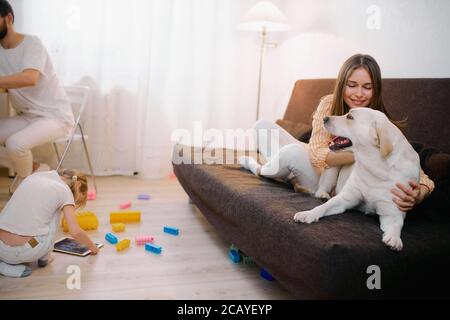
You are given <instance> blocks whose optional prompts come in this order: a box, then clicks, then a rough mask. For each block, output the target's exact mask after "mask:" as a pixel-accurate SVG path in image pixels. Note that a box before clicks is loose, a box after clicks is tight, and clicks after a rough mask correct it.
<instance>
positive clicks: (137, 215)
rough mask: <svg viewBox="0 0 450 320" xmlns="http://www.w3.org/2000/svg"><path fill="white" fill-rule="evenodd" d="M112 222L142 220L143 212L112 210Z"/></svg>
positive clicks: (110, 220)
mask: <svg viewBox="0 0 450 320" xmlns="http://www.w3.org/2000/svg"><path fill="white" fill-rule="evenodd" d="M109 222H110V223H117V222H141V212H140V211H122V212H111V214H110V215H109Z"/></svg>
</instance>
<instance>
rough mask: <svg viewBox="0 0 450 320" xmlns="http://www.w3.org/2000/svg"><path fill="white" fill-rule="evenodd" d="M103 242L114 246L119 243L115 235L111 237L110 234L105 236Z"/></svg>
mask: <svg viewBox="0 0 450 320" xmlns="http://www.w3.org/2000/svg"><path fill="white" fill-rule="evenodd" d="M105 240H106V241H108V242H109V243H111V244H116V243H117V242H119V241H118V240H117V237H116V236H115V235H113V234H112V233H107V234H106V236H105Z"/></svg>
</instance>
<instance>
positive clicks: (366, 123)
mask: <svg viewBox="0 0 450 320" xmlns="http://www.w3.org/2000/svg"><path fill="white" fill-rule="evenodd" d="M323 122H324V125H325V128H326V129H327V131H328V132H329V133H331V134H332V135H335V136H340V137H345V138H348V139H350V140H351V141H352V142H353V145H355V147H356V146H374V147H376V148H379V150H380V154H381V155H382V156H383V157H385V158H386V157H387V156H389V155H390V154H391V152H392V150H393V145H392V141H391V138H390V135H391V131H392V127H393V126H394V125H393V124H392V123H391V122H390V121H389V119H388V118H387V117H386V115H385V114H384V113H383V112H381V111H377V110H373V109H371V108H353V109H352V110H350V112H349V113H347V114H346V115H343V116H329V117H325V118H324V119H323Z"/></svg>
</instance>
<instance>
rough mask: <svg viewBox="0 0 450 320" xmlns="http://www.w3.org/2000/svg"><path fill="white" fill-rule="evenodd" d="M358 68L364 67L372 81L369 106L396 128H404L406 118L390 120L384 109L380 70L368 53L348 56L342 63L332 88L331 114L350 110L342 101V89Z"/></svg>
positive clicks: (339, 114) (337, 114)
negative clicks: (380, 113) (381, 113)
mask: <svg viewBox="0 0 450 320" xmlns="http://www.w3.org/2000/svg"><path fill="white" fill-rule="evenodd" d="M358 68H364V69H365V70H366V71H367V72H368V73H369V75H370V78H371V81H372V88H373V95H372V100H371V101H370V104H369V108H372V109H375V110H379V111H381V112H383V113H384V114H385V115H386V116H387V117H388V119H389V120H390V121H391V122H392V123H393V124H395V125H396V126H397V127H398V128H400V129H403V128H405V127H406V119H404V120H400V121H395V120H392V118H391V116H390V115H389V113H388V112H387V110H386V109H385V107H384V102H383V98H382V94H381V93H382V90H381V70H380V67H379V66H378V63H377V62H376V61H375V59H374V58H373V57H372V56H370V55H368V54H355V55H353V56H351V57H350V58H348V59H347V61H345V62H344V64H343V65H342V67H341V70H340V71H339V75H338V78H337V81H336V86H335V88H334V94H333V102H332V108H331V114H332V115H335V116H342V115H344V114H347V113H348V112H349V111H350V107H349V106H348V105H347V104H346V103H345V101H344V91H345V87H346V85H347V81H348V79H349V78H350V76H351V74H352V73H353V71H355V70H356V69H358Z"/></svg>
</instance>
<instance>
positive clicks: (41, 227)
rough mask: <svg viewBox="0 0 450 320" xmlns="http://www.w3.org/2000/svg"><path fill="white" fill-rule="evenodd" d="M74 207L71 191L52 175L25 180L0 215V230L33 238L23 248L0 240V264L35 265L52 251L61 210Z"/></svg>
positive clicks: (47, 174)
mask: <svg viewBox="0 0 450 320" xmlns="http://www.w3.org/2000/svg"><path fill="white" fill-rule="evenodd" d="M66 205H73V206H74V205H75V202H74V198H73V194H72V191H71V190H70V188H69V187H68V186H67V184H66V183H65V182H64V181H63V180H62V179H61V177H60V176H59V175H58V173H57V172H56V171H47V172H36V173H33V174H32V175H30V176H28V177H27V178H25V180H24V181H23V182H22V183H21V184H20V186H19V187H18V188H17V190H16V192H14V194H13V195H12V197H11V199H10V200H9V201H8V203H7V204H6V206H5V208H4V209H3V210H2V211H1V213H0V229H1V230H5V231H8V232H11V233H15V234H18V235H22V236H30V237H33V239H32V240H30V241H29V242H28V243H26V244H25V245H23V246H17V247H11V246H8V245H6V244H5V243H3V242H2V241H1V240H0V261H3V262H6V263H8V264H21V263H27V262H33V261H37V260H38V259H40V258H42V257H43V256H45V255H46V254H47V253H49V252H50V251H51V250H53V244H54V241H55V235H56V231H57V228H58V225H59V222H60V218H61V210H62V208H63V207H64V206H66Z"/></svg>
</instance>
